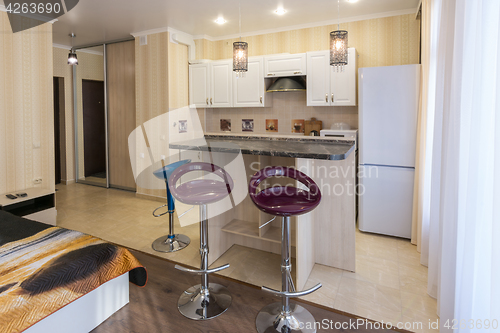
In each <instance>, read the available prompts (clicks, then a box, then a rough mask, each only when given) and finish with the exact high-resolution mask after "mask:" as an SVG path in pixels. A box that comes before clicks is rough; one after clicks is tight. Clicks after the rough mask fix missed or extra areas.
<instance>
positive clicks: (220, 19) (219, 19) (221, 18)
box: [215, 17, 226, 24]
mask: <svg viewBox="0 0 500 333" xmlns="http://www.w3.org/2000/svg"><path fill="white" fill-rule="evenodd" d="M215 23H219V24H224V23H226V20H224V18H223V17H219V18H218V19H217V20H215Z"/></svg>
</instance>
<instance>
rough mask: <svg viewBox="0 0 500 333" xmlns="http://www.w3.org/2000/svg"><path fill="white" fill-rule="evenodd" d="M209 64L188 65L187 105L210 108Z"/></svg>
mask: <svg viewBox="0 0 500 333" xmlns="http://www.w3.org/2000/svg"><path fill="white" fill-rule="evenodd" d="M209 77H210V64H196V65H189V104H190V105H193V104H194V105H195V106H196V107H197V108H206V107H209V106H210V81H209Z"/></svg>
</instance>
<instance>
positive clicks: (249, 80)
mask: <svg viewBox="0 0 500 333" xmlns="http://www.w3.org/2000/svg"><path fill="white" fill-rule="evenodd" d="M271 105H272V94H269V95H268V94H267V93H266V86H265V82H264V59H263V58H262V57H259V58H250V59H249V60H248V72H246V73H245V76H243V77H236V73H233V106H234V107H268V106H271Z"/></svg>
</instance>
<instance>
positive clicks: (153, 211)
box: [153, 204, 170, 217]
mask: <svg viewBox="0 0 500 333" xmlns="http://www.w3.org/2000/svg"><path fill="white" fill-rule="evenodd" d="M165 206H168V205H167V204H165V205H161V206H160V207H158V208H156V209H155V210H154V211H153V216H154V217H160V216H163V215H165V214H167V213H169V212H170V211H169V210H167V211H166V212H165V213H161V214H158V215H156V214H155V213H156V211H157V210H158V209H161V208H163V207H165Z"/></svg>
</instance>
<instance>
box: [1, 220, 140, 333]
mask: <svg viewBox="0 0 500 333" xmlns="http://www.w3.org/2000/svg"><path fill="white" fill-rule="evenodd" d="M6 214H7V213H4V212H1V214H0V333H11V332H21V331H23V330H25V329H26V328H28V327H30V326H31V325H33V324H35V323H36V322H38V321H40V320H41V319H43V318H45V317H46V316H48V315H50V314H51V313H53V312H55V311H57V310H59V309H60V308H62V307H64V306H65V305H67V304H69V303H71V302H73V301H74V300H76V299H78V298H80V297H81V296H83V295H85V294H87V293H89V292H90V291H92V290H94V289H96V288H97V287H99V286H100V285H102V284H103V283H105V282H107V281H109V280H112V279H114V278H116V277H118V276H120V275H122V274H124V273H126V272H129V271H130V281H131V282H133V283H135V284H137V285H139V286H144V285H145V284H146V281H147V273H146V270H145V269H144V267H142V266H141V264H140V263H139V262H138V261H137V259H135V258H134V256H133V255H132V254H131V253H130V252H129V251H128V250H126V249H124V248H121V247H119V246H115V245H112V244H109V243H106V242H105V241H103V240H101V239H99V238H96V237H93V236H89V235H86V234H83V233H80V232H77V231H72V230H67V229H62V228H57V227H50V226H45V225H42V224H39V223H37V222H33V221H29V220H25V219H21V218H18V217H14V216H13V215H10V214H8V215H6ZM9 215H10V216H9ZM16 226H17V228H16ZM16 229H18V230H19V232H15V230H16ZM3 233H5V234H3ZM16 234H19V236H17V237H16ZM26 234H32V235H26ZM21 236H27V237H24V238H21V239H16V238H19V237H21Z"/></svg>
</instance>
